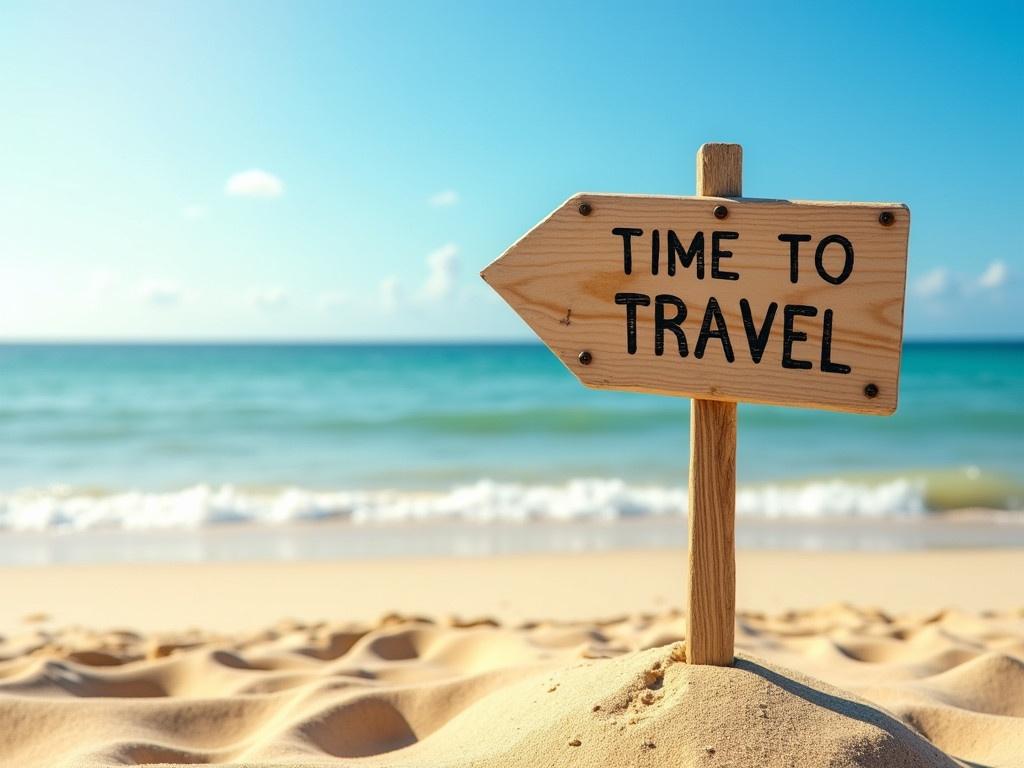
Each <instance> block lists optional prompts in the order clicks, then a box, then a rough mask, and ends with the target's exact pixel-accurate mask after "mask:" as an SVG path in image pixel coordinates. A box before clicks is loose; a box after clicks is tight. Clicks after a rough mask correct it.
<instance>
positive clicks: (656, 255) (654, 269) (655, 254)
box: [651, 229, 661, 275]
mask: <svg viewBox="0 0 1024 768" xmlns="http://www.w3.org/2000/svg"><path fill="white" fill-rule="evenodd" d="M659 261H661V232H659V231H658V230H656V229H655V230H652V231H651V274H652V275H656V274H658V262H659Z"/></svg>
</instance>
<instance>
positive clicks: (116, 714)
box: [0, 605, 1024, 768]
mask: <svg viewBox="0 0 1024 768" xmlns="http://www.w3.org/2000/svg"><path fill="white" fill-rule="evenodd" d="M684 634H685V620H684V619H683V618H682V617H681V616H680V615H679V614H678V613H675V612H668V613H665V614H662V615H641V616H630V617H623V618H619V619H615V620H610V621H601V622H575V623H568V624H559V623H550V622H548V623H532V624H529V625H523V626H520V627H503V626H497V625H496V623H495V622H493V621H487V620H478V621H459V620H450V621H448V622H444V623H439V622H433V621H429V620H424V619H415V618H407V617H401V616H389V617H386V618H384V619H382V620H381V621H380V622H379V623H378V624H377V625H376V626H374V627H357V626H351V625H334V624H327V623H319V624H303V623H301V622H295V621H289V622H281V623H279V624H278V625H276V626H273V627H270V628H268V629H266V630H263V631H260V632H257V633H252V634H240V635H234V636H217V635H209V634H204V633H203V632H200V631H191V632H188V633H183V634H178V635H160V636H150V635H144V634H139V633H133V632H124V631H118V632H96V631H91V630H87V629H57V628H54V627H51V626H49V624H48V623H47V622H34V623H33V624H31V625H30V626H29V627H28V628H26V630H25V631H24V632H23V633H22V634H19V635H15V634H12V635H11V636H9V637H6V638H0V765H4V766H7V765H11V766H19V768H33V767H34V766H40V767H42V766H45V767H46V768H62V767H67V768H71V767H74V768H88V767H89V766H109V765H153V764H174V765H181V764H197V763H201V764H217V765H244V766H271V765H274V766H278V765H281V766H284V765H287V766H296V765H302V766H339V765H360V766H399V767H401V766H405V767H406V768H424V767H426V766H430V768H437V767H439V766H447V767H448V768H463V767H466V768H468V767H469V766H474V767H476V768H486V767H488V766H494V767H497V766H513V767H515V766H531V767H532V766H545V765H552V766H558V765H574V766H608V767H609V768H615V767H616V766H644V765H650V766H654V765H659V766H660V765H673V766H700V767H701V768H713V767H714V766H732V768H742V767H745V766H759V767H760V766H775V765H778V766H801V767H802V766H861V767H862V768H864V767H869V766H879V767H881V766H886V767H887V768H900V767H901V766H922V767H928V768H931V767H932V766H953V765H971V766H985V768H996V767H999V768H1009V767H1010V766H1024V709H1022V708H1021V696H1022V695H1024V653H1022V650H1024V614H1021V613H1006V614H990V615H984V616H978V615H970V614H961V613H952V612H947V613H942V614H933V615H925V616H895V617H894V616H889V615H887V614H885V613H884V612H881V611H878V610H873V609H858V608H854V607H851V606H845V605H837V606H829V607H826V608H822V609H818V610H814V611H802V612H790V613H787V614H784V615H779V616H766V615H761V614H744V615H741V616H740V619H739V622H738V632H737V645H738V647H739V649H740V651H741V652H740V655H739V659H738V661H737V663H736V665H735V666H734V667H731V668H710V667H693V666H688V665H686V664H685V663H684V662H683V661H681V656H682V655H683V650H682V645H681V644H680V643H679V642H678V641H679V640H680V639H681V638H682V636H683V635H684ZM761 659H765V660H764V661H762V660H761ZM792 669H796V670H799V672H792V671H789V670H792ZM821 680H827V681H828V683H824V682H821ZM835 686H839V687H835ZM954 758H956V759H960V760H963V761H969V762H965V763H958V762H957V761H956V759H954Z"/></svg>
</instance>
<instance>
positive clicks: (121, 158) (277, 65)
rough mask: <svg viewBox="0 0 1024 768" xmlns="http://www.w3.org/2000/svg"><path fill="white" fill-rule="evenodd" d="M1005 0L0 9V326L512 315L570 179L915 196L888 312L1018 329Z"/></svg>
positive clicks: (325, 325)
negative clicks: (739, 169)
mask: <svg viewBox="0 0 1024 768" xmlns="http://www.w3.org/2000/svg"><path fill="white" fill-rule="evenodd" d="M1022 39H1024V15H1022V11H1021V10H1020V9H1019V6H1016V7H1015V5H1013V4H1009V3H1007V4H998V3H986V4H983V5H979V4H968V3H962V4H954V3H905V4H902V5H898V4H892V3H884V4H883V3H878V4H871V3H821V2H813V3H806V4H790V3H771V4H768V3H749V4H748V3H693V4H689V3H679V2H673V3H665V4H643V6H642V7H641V8H637V7H636V4H632V3H628V4H627V3H622V4H618V5H614V6H613V5H606V4H602V3H596V2H591V3H579V2H572V3H558V4H554V3H536V4H532V3H519V2H517V3H505V4H497V3H468V2H466V3H441V4H428V3H408V4H402V3H389V4H385V3H379V2H376V3H342V2H333V3H323V4H316V3H241V2H232V3H225V2H219V3H208V2H196V3H187V2H174V3H157V2H146V3H128V2H126V3H113V4H111V3H84V2H83V3H72V4H60V5H58V4H48V3H41V2H31V3H28V2H26V3H17V2H13V3H12V2H8V3H5V4H4V5H3V7H2V8H0V57H2V60H0V100H2V114H3V119H2V120H0V146H2V147H3V158H4V160H3V164H2V173H0V337H3V338H261V339H270V338H274V339H276V338H344V339H349V338H378V337H387V338H481V337H483V338H523V339H526V338H530V333H529V331H528V330H527V329H526V327H525V326H524V325H523V324H522V323H521V322H520V321H519V319H518V318H517V317H516V316H515V315H514V313H512V311H511V310H509V309H508V308H506V307H505V306H504V304H502V303H501V302H500V300H499V299H497V298H496V297H494V296H492V295H491V293H490V291H489V290H488V289H487V288H486V286H485V285H483V284H482V282H481V281H480V280H479V278H478V276H477V275H478V272H479V270H480V268H481V267H483V266H484V265H486V264H487V263H488V262H490V261H491V260H492V259H493V258H495V257H496V256H497V255H498V254H500V253H501V251H503V250H504V248H505V247H506V246H507V245H509V244H510V243H511V242H513V241H514V240H515V239H516V238H517V237H518V236H519V235H520V234H522V233H523V232H524V231H525V230H526V229H528V228H529V227H530V226H532V225H533V224H534V223H535V222H536V221H537V220H539V219H540V218H541V217H542V216H544V215H545V214H547V213H548V212H549V211H550V210H551V209H552V208H554V207H555V206H556V205H557V204H558V203H560V202H561V201H562V200H563V199H565V198H566V197H567V196H568V195H570V194H571V193H573V192H577V191H580V190H588V191H609V192H650V193H660V194H673V193H675V194H692V192H693V183H694V182H693V154H694V152H695V150H696V149H697V147H698V146H699V145H700V144H701V143H702V142H704V141H709V140H719V141H736V142H740V143H742V144H743V145H744V150H745V168H744V190H745V193H746V194H748V195H750V196H760V197H792V198H799V199H835V200H898V201H905V202H907V203H908V204H909V205H910V206H911V209H912V211H913V227H912V232H911V254H910V262H911V266H910V281H909V287H908V305H907V327H906V330H907V335H908V336H909V337H924V336H941V337H950V336H991V335H1016V336H1019V335H1021V334H1022V333H1024V302H1021V301H1019V300H1017V299H1016V296H1017V294H1018V292H1019V291H1020V290H1021V286H1022V285H1024V281H1022V274H1024V255H1022V254H1024V216H1022V214H1021V211H1022V209H1024V64H1022V55H1021V45H1022V43H1021V41H1022Z"/></svg>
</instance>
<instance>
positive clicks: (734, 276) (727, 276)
mask: <svg viewBox="0 0 1024 768" xmlns="http://www.w3.org/2000/svg"><path fill="white" fill-rule="evenodd" d="M739 238H740V233H739V232H712V233H711V278H712V279H713V280H739V279H740V273H739V272H723V271H722V270H720V269H719V268H718V266H719V264H718V262H719V260H720V259H731V258H732V251H725V250H722V249H721V248H720V247H719V241H720V240H739Z"/></svg>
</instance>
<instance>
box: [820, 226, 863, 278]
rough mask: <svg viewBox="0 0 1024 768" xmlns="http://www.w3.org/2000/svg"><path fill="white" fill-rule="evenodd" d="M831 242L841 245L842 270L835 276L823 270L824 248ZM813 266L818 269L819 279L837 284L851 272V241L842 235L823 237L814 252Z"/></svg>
mask: <svg viewBox="0 0 1024 768" xmlns="http://www.w3.org/2000/svg"><path fill="white" fill-rule="evenodd" d="M832 243H838V244H839V245H841V246H842V247H843V271H842V272H840V273H839V275H838V276H837V277H833V276H832V275H831V274H829V273H828V272H827V271H826V270H825V249H826V248H827V247H828V246H830V245H832ZM814 268H815V269H816V270H818V275H820V276H821V279H822V280H824V281H825V282H827V283H832V285H839V284H840V283H843V282H845V281H846V278H848V277H849V276H850V273H851V272H853V243H851V242H850V241H849V240H847V239H846V238H845V237H843V236H842V235H829V236H828V237H823V238H822V239H821V242H820V243H818V248H817V250H816V251H815V252H814Z"/></svg>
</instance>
